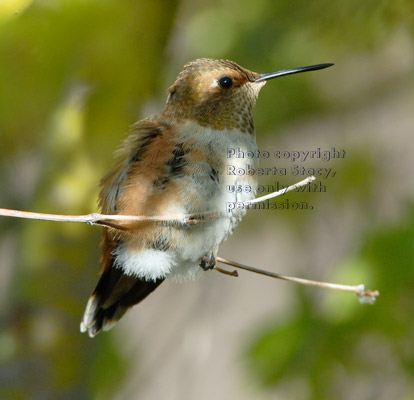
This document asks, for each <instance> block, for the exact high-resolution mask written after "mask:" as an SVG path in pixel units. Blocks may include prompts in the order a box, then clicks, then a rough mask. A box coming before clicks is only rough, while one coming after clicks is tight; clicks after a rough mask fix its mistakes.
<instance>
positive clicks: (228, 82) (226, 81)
mask: <svg viewBox="0 0 414 400" xmlns="http://www.w3.org/2000/svg"><path fill="white" fill-rule="evenodd" d="M219 85H220V87H221V88H222V89H230V88H231V87H232V86H233V80H232V79H231V78H229V77H228V76H223V78H220V79H219Z"/></svg>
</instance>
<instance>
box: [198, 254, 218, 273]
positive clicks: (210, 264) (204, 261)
mask: <svg viewBox="0 0 414 400" xmlns="http://www.w3.org/2000/svg"><path fill="white" fill-rule="evenodd" d="M215 266H216V257H214V254H213V253H211V254H209V255H205V256H203V257H201V262H200V267H201V268H203V270H204V271H208V270H209V269H213V268H214V267H215Z"/></svg>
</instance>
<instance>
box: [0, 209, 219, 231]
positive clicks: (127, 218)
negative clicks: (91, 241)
mask: <svg viewBox="0 0 414 400" xmlns="http://www.w3.org/2000/svg"><path fill="white" fill-rule="evenodd" d="M0 216H2V217H13V218H25V219H35V220H42V221H55V222H83V223H86V224H89V225H100V226H106V227H108V228H114V229H118V230H129V229H130V228H129V227H127V226H123V225H120V224H117V223H116V222H129V223H131V222H168V223H171V224H177V225H182V224H190V225H194V224H198V223H201V222H206V221H210V220H213V219H215V218H217V215H216V214H209V215H206V216H200V215H184V216H178V215H177V216H175V215H173V216H152V217H147V216H137V215H106V214H98V213H91V214H86V215H61V214H44V213H37V212H30V211H18V210H9V209H7V208H0Z"/></svg>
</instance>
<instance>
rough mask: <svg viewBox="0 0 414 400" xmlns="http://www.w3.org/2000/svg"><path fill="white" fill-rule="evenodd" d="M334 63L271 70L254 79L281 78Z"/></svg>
mask: <svg viewBox="0 0 414 400" xmlns="http://www.w3.org/2000/svg"><path fill="white" fill-rule="evenodd" d="M332 65H334V64H331V63H328V64H317V65H309V66H308V67H300V68H292V69H284V70H283V71H276V72H270V73H268V74H260V76H259V78H257V79H254V80H253V82H263V81H268V80H269V79H274V78H279V76H285V75H292V74H299V73H301V72H307V71H316V70H318V69H324V68H328V67H331V66H332Z"/></svg>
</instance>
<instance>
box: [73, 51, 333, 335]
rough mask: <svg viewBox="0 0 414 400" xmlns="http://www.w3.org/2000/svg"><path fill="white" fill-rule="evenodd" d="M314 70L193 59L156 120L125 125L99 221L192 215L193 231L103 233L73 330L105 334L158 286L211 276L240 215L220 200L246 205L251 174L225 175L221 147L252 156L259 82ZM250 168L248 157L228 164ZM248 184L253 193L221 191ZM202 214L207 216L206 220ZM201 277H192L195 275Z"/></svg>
mask: <svg viewBox="0 0 414 400" xmlns="http://www.w3.org/2000/svg"><path fill="white" fill-rule="evenodd" d="M331 65H333V64H318V65H311V66H307V67H300V68H294V69H287V70H282V71H277V72H271V73H265V74H259V73H256V72H252V71H250V70H248V69H246V68H243V67H241V66H240V65H238V64H236V63H235V62H233V61H229V60H214V59H209V58H201V59H197V60H195V61H192V62H189V63H188V64H186V65H185V66H184V67H183V70H182V71H181V72H180V74H179V75H178V77H177V79H176V81H175V82H174V84H173V85H172V86H171V87H170V88H169V90H168V98H167V103H166V107H165V109H164V110H163V111H161V112H160V113H158V114H156V115H154V116H151V117H149V118H146V119H143V120H141V121H139V122H137V123H135V124H134V125H132V127H131V131H130V134H129V135H128V136H127V137H126V139H125V140H124V141H123V143H122V145H121V146H120V148H119V149H118V150H117V151H116V153H115V155H116V162H115V164H114V166H113V167H112V169H111V170H110V171H109V173H108V174H107V175H106V176H104V177H103V179H102V180H101V182H100V188H101V190H100V194H99V206H100V209H101V212H102V213H104V214H116V215H133V216H135V215H136V216H161V217H163V216H164V217H166V218H167V217H171V216H173V215H193V216H194V215H196V216H199V217H200V218H201V220H203V218H204V221H203V222H201V223H198V224H197V223H194V224H191V223H189V222H190V221H187V222H186V221H183V223H168V221H161V222H159V221H156V222H152V221H151V222H148V221H145V222H133V223H132V222H131V223H122V229H116V228H119V226H118V227H114V228H111V227H104V228H103V234H102V240H101V268H100V274H101V276H100V279H99V282H98V284H97V286H96V288H95V290H94V291H93V293H92V295H91V297H90V298H89V301H88V303H87V306H86V309H85V312H84V315H83V319H82V322H81V327H80V328H81V331H82V332H88V334H89V336H90V337H94V336H95V335H96V334H97V333H98V332H100V331H101V330H104V331H105V330H108V329H110V328H111V327H112V326H113V325H114V324H115V323H116V322H117V321H118V320H119V319H120V318H121V317H122V316H123V315H124V314H125V312H126V311H127V310H128V309H130V308H131V307H132V306H134V305H135V304H138V303H140V302H141V301H142V300H143V299H144V298H146V297H147V296H148V295H149V294H150V293H151V292H153V291H154V290H155V289H156V288H157V287H158V286H159V285H160V284H161V283H162V282H163V281H164V280H165V279H166V278H174V279H175V280H178V281H181V280H183V279H186V278H194V277H196V276H197V275H199V274H200V273H202V271H207V270H209V269H213V268H214V266H215V264H216V260H215V257H216V255H217V252H218V248H219V245H220V244H221V243H222V242H223V241H224V240H225V239H226V238H227V237H228V236H229V235H230V234H231V233H232V231H233V229H234V228H235V227H236V225H237V224H238V223H239V222H240V220H241V219H242V217H243V216H244V214H245V213H246V210H245V209H240V208H237V207H235V208H234V209H232V210H228V209H226V204H227V203H229V202H232V203H237V202H245V201H249V200H251V199H253V198H254V196H255V192H254V188H255V187H256V186H257V177H256V175H254V174H247V175H241V176H239V175H233V174H228V173H227V168H226V167H227V164H228V161H229V160H228V159H227V151H228V149H235V148H237V149H240V150H241V151H242V152H253V153H254V152H256V151H257V150H258V148H257V145H256V136H255V129H254V123H253V115H252V110H253V107H254V105H255V103H256V99H257V97H258V94H259V91H260V89H261V88H262V87H263V86H264V85H265V83H266V82H267V81H268V80H271V79H274V78H277V77H281V76H285V75H291V74H296V73H301V72H306V71H313V70H319V69H323V68H327V67H329V66H331ZM231 162H232V164H233V165H234V166H235V167H236V169H237V168H244V169H245V168H246V167H247V164H248V163H249V164H250V167H251V168H253V169H255V168H256V167H257V163H258V160H257V159H254V158H253V159H252V158H249V159H246V158H243V157H240V158H237V159H232V160H231ZM228 185H234V187H237V185H243V186H244V185H248V186H250V187H251V188H253V190H251V191H250V192H249V191H242V192H238V191H233V192H230V191H228V190H226V186H228ZM208 215H215V218H211V219H209V218H208V217H206V216H208ZM200 271H201V272H200Z"/></svg>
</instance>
